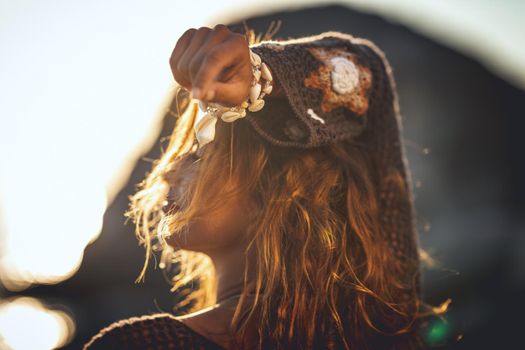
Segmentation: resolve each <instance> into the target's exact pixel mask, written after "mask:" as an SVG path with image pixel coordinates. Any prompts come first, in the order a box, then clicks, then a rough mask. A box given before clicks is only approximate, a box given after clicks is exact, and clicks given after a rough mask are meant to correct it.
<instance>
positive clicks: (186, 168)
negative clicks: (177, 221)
mask: <svg viewBox="0 0 525 350" xmlns="http://www.w3.org/2000/svg"><path fill="white" fill-rule="evenodd" d="M179 162H180V163H179V164H178V165H177V166H176V168H175V169H174V170H172V171H169V172H168V173H167V174H166V176H165V179H166V181H167V182H168V184H169V186H170V188H169V191H168V194H167V198H166V199H167V202H168V203H167V204H166V205H165V207H164V208H166V210H167V209H169V208H173V209H174V210H181V209H182V208H183V207H184V205H183V203H182V202H183V201H184V200H186V199H185V192H186V191H188V190H190V188H191V185H193V182H194V181H195V179H196V175H197V171H198V166H199V162H200V159H199V157H198V156H196V155H194V154H193V153H190V154H188V156H185V157H184V159H181V160H180V161H179ZM164 208H163V209H164ZM166 210H165V211H166Z"/></svg>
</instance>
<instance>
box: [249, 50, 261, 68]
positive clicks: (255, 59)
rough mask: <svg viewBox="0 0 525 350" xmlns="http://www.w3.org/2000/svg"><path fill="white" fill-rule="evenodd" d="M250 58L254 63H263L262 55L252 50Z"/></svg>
mask: <svg viewBox="0 0 525 350" xmlns="http://www.w3.org/2000/svg"><path fill="white" fill-rule="evenodd" d="M250 60H251V61H252V64H253V65H256V66H258V65H260V64H261V56H259V55H258V54H256V53H255V52H253V51H252V50H250Z"/></svg>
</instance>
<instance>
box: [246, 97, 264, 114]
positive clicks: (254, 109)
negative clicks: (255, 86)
mask: <svg viewBox="0 0 525 350" xmlns="http://www.w3.org/2000/svg"><path fill="white" fill-rule="evenodd" d="M263 107H264V100H256V101H255V102H253V103H252V105H251V106H250V107H248V110H249V111H250V112H257V111H260V110H261V109H262V108H263Z"/></svg>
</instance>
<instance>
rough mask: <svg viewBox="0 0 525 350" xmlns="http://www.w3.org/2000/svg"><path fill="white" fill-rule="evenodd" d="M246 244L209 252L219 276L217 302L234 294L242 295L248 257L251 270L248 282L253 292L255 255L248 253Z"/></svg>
mask: <svg viewBox="0 0 525 350" xmlns="http://www.w3.org/2000/svg"><path fill="white" fill-rule="evenodd" d="M244 250H245V246H243V245H238V246H235V247H230V248H229V249H228V250H224V251H214V252H211V253H209V256H210V258H211V260H212V261H213V264H214V267H215V273H216V277H217V302H218V303H220V302H221V301H222V300H226V299H227V298H230V297H232V296H234V295H240V294H241V293H242V292H243V290H244V269H245V267H246V258H248V261H249V271H248V276H247V281H246V282H247V283H246V285H247V286H248V288H249V290H248V292H253V288H252V287H251V286H253V282H254V281H255V256H254V254H250V253H248V254H246V253H245V252H244Z"/></svg>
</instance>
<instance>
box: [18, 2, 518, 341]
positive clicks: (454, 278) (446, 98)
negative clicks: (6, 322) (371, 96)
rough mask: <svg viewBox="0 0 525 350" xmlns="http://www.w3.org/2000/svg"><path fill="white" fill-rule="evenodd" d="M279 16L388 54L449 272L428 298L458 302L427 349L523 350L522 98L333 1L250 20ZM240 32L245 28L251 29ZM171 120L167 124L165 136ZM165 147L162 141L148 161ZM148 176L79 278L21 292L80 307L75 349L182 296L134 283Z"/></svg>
mask: <svg viewBox="0 0 525 350" xmlns="http://www.w3.org/2000/svg"><path fill="white" fill-rule="evenodd" d="M272 20H281V21H282V26H281V29H280V30H279V31H278V33H277V34H276V36H275V37H276V38H288V37H299V36H304V35H311V34H318V33H321V32H324V31H327V30H337V31H341V32H346V33H350V34H353V35H355V36H359V37H364V38H368V39H371V40H372V41H374V42H375V43H376V44H377V45H378V46H379V47H380V48H382V49H383V50H384V51H385V53H386V55H387V57H388V59H389V60H390V63H391V64H392V67H393V69H394V75H395V77H396V79H397V84H398V91H399V97H400V106H401V112H402V114H403V118H404V138H405V140H406V146H407V151H408V158H409V161H410V167H411V171H412V176H413V180H414V184H415V185H416V188H415V195H416V207H417V211H418V222H419V230H420V240H421V246H422V247H423V248H425V249H426V250H428V252H429V253H430V254H431V255H432V256H433V257H434V258H435V259H437V261H438V262H439V263H440V264H441V265H440V267H438V268H435V269H428V268H425V269H424V270H423V272H424V277H423V278H424V280H423V281H424V293H425V298H426V301H427V302H429V303H431V304H434V305H438V304H439V303H441V302H443V301H444V300H446V299H447V298H452V303H451V304H450V308H449V312H448V314H447V316H446V319H447V322H448V323H447V324H442V323H440V324H436V327H434V329H432V330H430V332H431V334H429V338H428V339H429V342H433V343H436V346H438V345H440V344H442V345H440V346H439V347H440V348H447V349H492V348H497V349H504V348H515V347H514V346H511V344H515V343H517V342H518V337H519V331H520V325H522V324H523V321H521V319H520V314H521V312H522V311H525V300H524V298H523V296H525V273H524V270H525V258H524V254H523V252H524V251H525V236H524V235H523V233H525V232H524V231H525V222H524V220H523V217H524V216H523V215H522V214H523V213H524V207H525V201H524V198H525V185H524V183H523V180H524V179H525V159H524V157H523V156H522V154H521V152H522V150H524V149H525V145H524V139H525V138H523V137H521V136H520V134H519V133H520V132H522V130H525V128H524V126H525V119H524V117H525V104H524V102H525V93H524V91H523V90H520V89H518V88H516V87H514V86H511V85H510V84H508V83H507V82H505V81H503V80H502V79H500V78H498V77H497V76H495V75H494V74H492V73H491V72H489V71H488V70H487V69H485V68H484V67H483V66H482V65H481V64H479V63H478V62H477V61H476V60H475V59H472V58H469V57H465V56H464V55H462V54H460V53H458V52H456V51H454V50H451V49H449V48H447V47H444V46H442V45H440V44H437V43H435V42H434V41H432V40H429V39H427V38H425V37H423V36H421V35H419V34H417V33H415V32H413V31H411V30H410V29H408V28H406V27H404V26H400V25H396V24H392V23H390V22H388V21H386V20H385V19H383V18H380V17H378V16H375V15H370V14H364V13H360V12H356V11H354V10H351V9H349V8H346V7H343V6H339V5H332V6H326V7H317V8H308V9H304V10H299V11H297V10H294V11H292V12H282V13H277V14H272V15H268V16H262V17H256V18H249V19H247V24H248V25H249V27H250V28H254V29H255V30H256V31H257V32H264V31H265V30H266V29H267V27H268V25H269V24H270V22H271V21H272ZM232 29H235V30H237V31H241V32H242V25H241V24H240V23H235V24H232ZM458 35H461V33H458ZM173 122H174V119H173V117H171V116H167V117H166V119H165V127H164V129H163V131H162V133H161V135H159V139H160V138H161V137H165V136H167V135H169V133H170V132H171V129H172V128H173ZM159 151H160V141H159V142H157V144H156V145H155V147H154V148H153V149H152V150H151V151H150V153H149V154H148V155H147V156H146V157H145V159H147V158H150V159H151V158H157V157H158V156H159ZM150 168H151V164H150V162H148V161H146V160H141V161H139V162H138V163H137V165H136V168H135V170H134V172H133V174H132V176H131V178H130V181H129V183H128V185H127V186H126V187H125V188H123V189H122V191H121V192H120V194H119V195H118V196H117V198H116V199H115V201H114V202H113V203H112V204H111V205H110V207H109V208H108V210H107V212H106V214H105V217H104V227H103V231H102V234H101V236H100V238H99V239H98V240H97V241H95V242H94V243H93V244H92V245H90V246H89V247H88V248H87V249H86V253H85V257H84V261H83V265H82V267H81V269H80V271H79V272H78V273H77V274H76V275H75V276H74V277H73V278H71V279H70V280H68V281H66V282H64V283H61V284H59V285H55V286H38V287H34V288H32V289H30V290H26V291H24V292H23V293H21V294H23V295H30V296H34V297H37V298H39V299H41V300H43V301H45V302H46V303H50V304H54V303H57V304H64V305H66V306H67V307H69V308H70V309H71V311H72V313H73V316H74V318H75V321H76V325H77V335H76V337H75V339H74V341H73V342H72V343H71V344H70V345H69V346H68V347H67V348H70V349H78V348H80V346H81V344H83V343H84V342H85V341H87V340H88V339H89V338H90V337H91V336H92V335H93V334H95V333H96V332H97V331H98V330H99V329H100V328H102V327H104V326H106V325H108V324H109V323H111V322H113V321H116V320H118V319H121V318H125V317H130V316H136V315H141V314H146V313H151V312H157V311H170V308H171V306H172V304H173V299H174V297H175V296H174V295H173V294H171V293H170V292H169V286H168V284H167V282H166V281H165V279H164V278H163V276H162V273H161V272H160V270H158V269H157V270H154V269H153V264H151V265H150V267H151V268H150V269H149V270H148V273H147V276H146V282H145V283H143V284H134V283H133V281H134V280H135V278H136V277H137V276H138V273H139V271H140V268H141V266H142V263H143V259H144V250H143V249H142V248H141V247H138V245H137V241H136V239H135V237H134V233H133V224H132V223H131V222H128V224H127V225H124V221H125V218H124V216H123V212H124V211H125V210H126V208H127V205H128V196H129V195H130V194H132V193H133V192H134V186H135V184H137V183H138V182H139V181H140V180H142V178H143V177H144V175H145V173H146V172H147V171H149V170H150ZM79 224H81V223H79ZM458 338H461V339H460V340H459V341H457V342H456V341H455V339H458ZM518 344H519V343H518Z"/></svg>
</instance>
